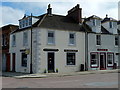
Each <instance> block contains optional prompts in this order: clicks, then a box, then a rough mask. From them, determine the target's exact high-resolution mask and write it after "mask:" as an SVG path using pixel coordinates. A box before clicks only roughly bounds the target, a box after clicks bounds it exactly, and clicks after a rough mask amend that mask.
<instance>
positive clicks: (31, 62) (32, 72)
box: [30, 13, 33, 74]
mask: <svg viewBox="0 0 120 90" xmlns="http://www.w3.org/2000/svg"><path fill="white" fill-rule="evenodd" d="M30 56H31V57H30V58H31V63H30V73H31V74H32V73H33V71H32V13H31V55H30Z"/></svg>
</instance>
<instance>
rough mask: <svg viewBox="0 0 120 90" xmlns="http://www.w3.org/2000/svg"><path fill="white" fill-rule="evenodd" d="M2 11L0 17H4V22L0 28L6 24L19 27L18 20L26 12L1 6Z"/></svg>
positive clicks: (0, 24)
mask: <svg viewBox="0 0 120 90" xmlns="http://www.w3.org/2000/svg"><path fill="white" fill-rule="evenodd" d="M0 10H1V11H2V14H0V17H2V20H0V21H2V23H0V27H1V26H3V25H6V24H15V25H18V20H19V19H21V18H22V17H23V15H24V11H21V10H18V9H14V8H11V7H6V6H0Z"/></svg>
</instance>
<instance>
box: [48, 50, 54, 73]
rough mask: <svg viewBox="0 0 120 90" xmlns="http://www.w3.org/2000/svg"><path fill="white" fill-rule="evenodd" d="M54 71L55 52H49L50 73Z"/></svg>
mask: <svg viewBox="0 0 120 90" xmlns="http://www.w3.org/2000/svg"><path fill="white" fill-rule="evenodd" d="M51 72H54V52H49V53H48V73H51Z"/></svg>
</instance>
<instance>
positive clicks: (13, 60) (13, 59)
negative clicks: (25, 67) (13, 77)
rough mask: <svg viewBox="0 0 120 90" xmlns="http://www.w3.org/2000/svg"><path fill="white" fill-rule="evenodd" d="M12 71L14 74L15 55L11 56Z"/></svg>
mask: <svg viewBox="0 0 120 90" xmlns="http://www.w3.org/2000/svg"><path fill="white" fill-rule="evenodd" d="M12 71H13V72H15V53H13V54H12Z"/></svg>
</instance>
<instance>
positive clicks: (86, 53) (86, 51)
mask: <svg viewBox="0 0 120 90" xmlns="http://www.w3.org/2000/svg"><path fill="white" fill-rule="evenodd" d="M85 71H88V32H87V31H85Z"/></svg>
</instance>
